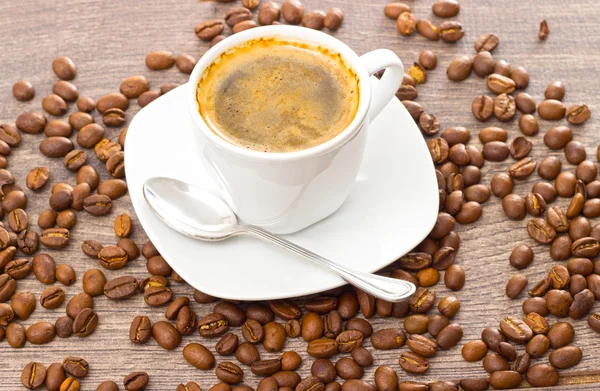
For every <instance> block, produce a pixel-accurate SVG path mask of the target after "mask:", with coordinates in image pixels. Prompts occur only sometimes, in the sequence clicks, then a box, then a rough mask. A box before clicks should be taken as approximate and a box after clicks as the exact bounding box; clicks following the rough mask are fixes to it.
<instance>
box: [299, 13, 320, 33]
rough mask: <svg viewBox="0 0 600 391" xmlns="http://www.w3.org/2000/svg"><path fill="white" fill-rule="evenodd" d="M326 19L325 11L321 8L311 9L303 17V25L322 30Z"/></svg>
mask: <svg viewBox="0 0 600 391" xmlns="http://www.w3.org/2000/svg"><path fill="white" fill-rule="evenodd" d="M324 20H325V12H323V11H320V10H317V11H310V12H307V13H305V14H304V16H303V17H302V26H304V27H307V28H311V29H315V30H321V29H322V28H323V27H324V23H323V22H324Z"/></svg>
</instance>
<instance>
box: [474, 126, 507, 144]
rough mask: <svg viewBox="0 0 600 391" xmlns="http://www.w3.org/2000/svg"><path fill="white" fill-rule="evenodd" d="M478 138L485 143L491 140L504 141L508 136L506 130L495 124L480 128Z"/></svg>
mask: <svg viewBox="0 0 600 391" xmlns="http://www.w3.org/2000/svg"><path fill="white" fill-rule="evenodd" d="M478 137H479V140H480V141H481V143H482V144H487V143H490V142H492V141H502V142H504V141H506V140H507V138H508V132H507V131H506V130H504V129H502V128H499V127H496V126H489V127H487V128H484V129H482V130H481V131H480V132H479V135H478Z"/></svg>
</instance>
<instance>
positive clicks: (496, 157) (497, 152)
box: [483, 141, 509, 162]
mask: <svg viewBox="0 0 600 391" xmlns="http://www.w3.org/2000/svg"><path fill="white" fill-rule="evenodd" d="M508 154H509V149H508V146H507V145H506V143H504V142H502V141H491V142H489V143H486V144H485V145H484V146H483V156H484V157H485V159H486V160H489V161H492V162H501V161H503V160H505V159H506V158H507V157H508Z"/></svg>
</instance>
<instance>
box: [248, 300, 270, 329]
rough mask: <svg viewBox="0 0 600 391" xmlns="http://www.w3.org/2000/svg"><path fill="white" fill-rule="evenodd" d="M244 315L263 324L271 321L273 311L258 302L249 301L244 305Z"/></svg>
mask: <svg viewBox="0 0 600 391" xmlns="http://www.w3.org/2000/svg"><path fill="white" fill-rule="evenodd" d="M246 317H247V318H248V319H253V320H256V321H257V322H258V323H260V324H262V325H265V324H267V323H269V322H272V321H273V317H274V316H273V311H271V310H270V309H269V308H267V307H265V306H263V305H262V304H258V303H250V304H248V306H247V307H246Z"/></svg>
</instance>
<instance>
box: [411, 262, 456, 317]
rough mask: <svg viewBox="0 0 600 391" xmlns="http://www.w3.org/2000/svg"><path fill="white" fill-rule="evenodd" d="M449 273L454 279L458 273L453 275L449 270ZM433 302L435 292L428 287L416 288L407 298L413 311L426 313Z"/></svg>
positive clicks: (450, 268)
mask: <svg viewBox="0 0 600 391" xmlns="http://www.w3.org/2000/svg"><path fill="white" fill-rule="evenodd" d="M455 266H456V265H453V266H451V267H449V268H448V269H447V270H446V273H445V274H444V278H446V276H447V275H448V272H449V271H450V270H453V268H454V267H455ZM454 270H456V271H457V272H458V269H454ZM450 273H451V274H452V276H451V277H452V278H451V279H452V280H453V281H454V279H455V278H456V277H458V275H455V272H454V271H451V272H450ZM434 302H435V293H434V292H432V291H430V290H429V289H426V288H422V287H419V288H417V291H416V292H415V294H414V295H413V296H412V297H411V298H410V300H409V303H410V309H411V311H412V312H413V313H427V312H428V311H429V310H430V309H431V307H433V304H434Z"/></svg>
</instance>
